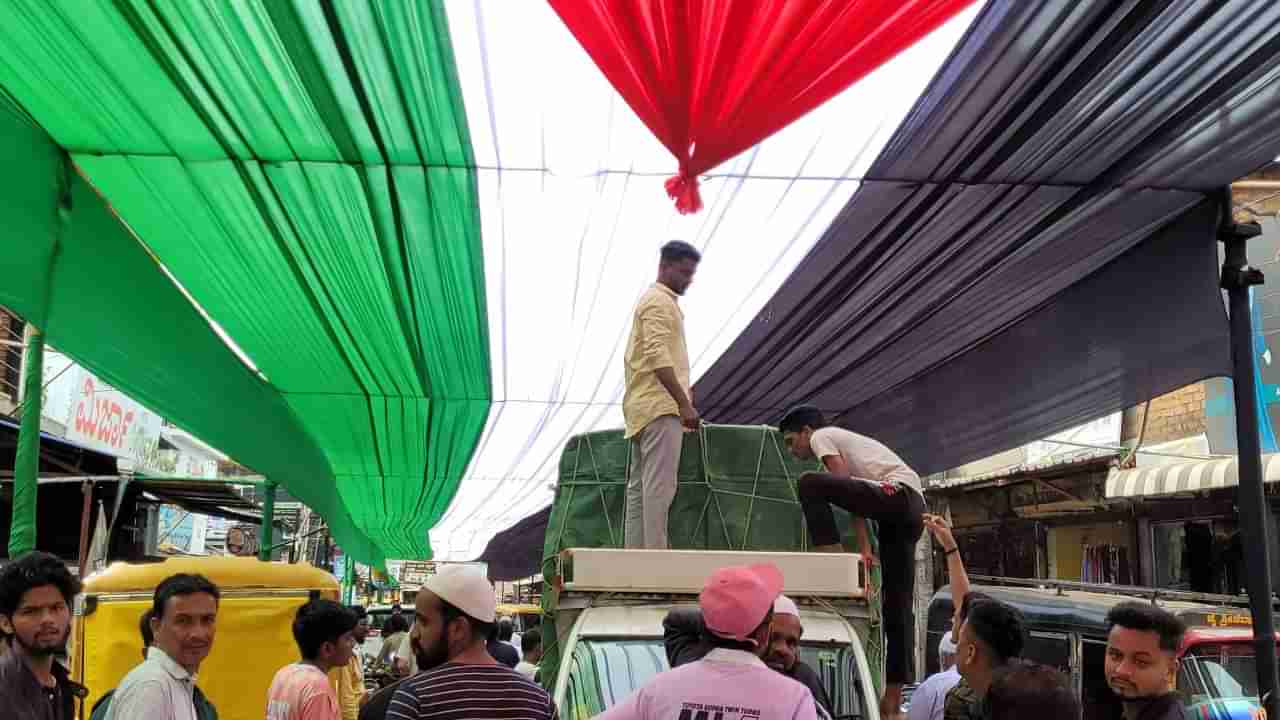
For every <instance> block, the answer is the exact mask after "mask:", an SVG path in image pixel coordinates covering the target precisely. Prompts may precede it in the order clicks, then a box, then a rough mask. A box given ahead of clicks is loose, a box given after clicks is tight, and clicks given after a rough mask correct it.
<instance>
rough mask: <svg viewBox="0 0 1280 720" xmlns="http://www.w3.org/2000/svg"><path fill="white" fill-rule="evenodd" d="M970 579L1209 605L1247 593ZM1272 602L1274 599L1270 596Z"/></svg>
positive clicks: (1239, 599) (1239, 601)
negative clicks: (1226, 593)
mask: <svg viewBox="0 0 1280 720" xmlns="http://www.w3.org/2000/svg"><path fill="white" fill-rule="evenodd" d="M969 580H970V581H971V582H974V583H980V584H983V585H1004V586H1010V587H1026V588H1037V589H1047V590H1057V591H1058V594H1059V595H1064V594H1066V593H1065V591H1067V590H1078V591H1081V592H1093V593H1103V594H1106V595H1125V596H1130V597H1136V598H1143V599H1146V600H1180V601H1183V602H1195V603H1205V604H1210V605H1247V604H1248V603H1249V596H1248V595H1243V594H1241V595H1222V594H1219V593H1201V592H1188V591H1186V590H1166V589H1164V588H1153V587H1143V586H1140V585H1111V584H1109V583H1087V582H1079V581H1077V580H1050V579H1044V578H1013V577H1001V576H997V575H970V576H969ZM1272 602H1273V603H1274V602H1276V599H1275V598H1274V597H1273V598H1272Z"/></svg>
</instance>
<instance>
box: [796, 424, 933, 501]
mask: <svg viewBox="0 0 1280 720" xmlns="http://www.w3.org/2000/svg"><path fill="white" fill-rule="evenodd" d="M809 447H810V449H812V450H813V454H814V456H816V457H817V458H818V459H819V460H821V459H822V458H824V457H828V456H830V455H839V456H840V457H842V458H844V461H845V464H846V465H848V466H849V474H850V475H852V476H853V477H856V478H862V479H863V480H875V481H876V482H896V483H900V484H902V485H905V486H907V487H909V488H911V489H912V490H915V491H916V492H918V493H921V494H922V495H923V491H922V490H921V488H920V476H919V475H917V474H916V471H915V470H912V469H911V468H910V467H908V466H907V464H906V463H905V462H903V461H902V458H900V457H898V454H897V453H895V452H894V451H892V450H890V449H889V448H888V447H886V446H885V445H884V444H883V443H881V442H879V441H877V440H873V439H871V438H869V437H867V436H866V435H859V434H858V433H855V432H850V431H849V430H845V429H844V428H839V427H824V428H821V429H819V430H814V431H813V435H811V436H810V437H809Z"/></svg>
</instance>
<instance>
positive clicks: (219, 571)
mask: <svg viewBox="0 0 1280 720" xmlns="http://www.w3.org/2000/svg"><path fill="white" fill-rule="evenodd" d="M177 573H196V574H200V575H204V576H205V577H207V578H209V579H210V580H212V581H213V582H214V583H215V584H216V585H217V586H218V587H219V588H221V589H231V588H256V587H261V588H288V589H294V588H298V589H315V590H332V591H335V592H336V591H337V590H338V589H339V587H338V580H337V578H335V577H334V576H333V575H331V574H329V573H327V572H325V571H323V570H320V569H319V568H316V567H314V566H312V565H308V564H305V563H276V562H263V561H261V560H257V559H255V558H240V557H199V558H168V559H166V560H163V561H161V562H155V563H112V564H111V565H110V566H109V567H107V568H106V569H105V570H102V571H100V572H97V573H94V574H93V575H90V576H89V577H88V578H86V579H85V582H84V591H85V592H86V593H108V592H133V591H138V590H150V589H152V588H154V587H155V586H156V585H159V584H160V582H161V581H162V580H164V579H165V578H167V577H169V576H170V575H174V574H177Z"/></svg>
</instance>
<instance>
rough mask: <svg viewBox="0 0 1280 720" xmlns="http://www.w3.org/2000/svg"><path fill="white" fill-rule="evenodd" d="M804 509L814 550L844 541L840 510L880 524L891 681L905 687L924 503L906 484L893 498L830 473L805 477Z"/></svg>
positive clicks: (887, 678)
mask: <svg viewBox="0 0 1280 720" xmlns="http://www.w3.org/2000/svg"><path fill="white" fill-rule="evenodd" d="M799 493H800V506H801V508H803V509H804V517H805V520H806V521H807V522H808V524H809V537H810V538H811V539H812V540H813V544H814V545H835V544H838V543H839V542H840V531H839V530H837V529H836V518H835V513H834V512H832V510H831V506H832V505H836V506H838V507H841V508H843V509H845V510H848V511H849V512H850V513H852V514H854V515H857V516H859V517H863V518H866V519H868V520H875V521H876V523H877V528H878V533H877V535H878V537H879V540H880V577H881V580H883V583H882V585H883V587H882V588H881V590H880V600H881V615H882V617H883V618H884V635H885V645H886V646H887V647H886V648H885V659H884V675H885V682H886V683H889V684H903V683H906V682H908V681H909V680H910V678H911V665H912V662H911V659H912V653H911V650H912V647H913V646H914V644H915V643H913V642H912V625H913V622H914V617H915V616H914V611H913V607H912V597H911V594H912V593H911V591H912V589H913V588H914V586H915V579H916V541H918V540H919V539H920V535H921V533H923V532H924V519H923V515H924V498H922V497H920V493H917V492H916V491H915V490H912V489H910V488H907V487H905V486H902V485H897V491H896V492H894V493H892V494H890V493H886V492H885V491H884V488H882V487H881V485H880V483H877V482H871V481H869V480H861V479H858V478H851V477H841V476H839V475H832V474H830V473H819V472H810V473H805V474H804V475H801V476H800V482H799Z"/></svg>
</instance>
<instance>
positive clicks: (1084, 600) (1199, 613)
mask: <svg viewBox="0 0 1280 720" xmlns="http://www.w3.org/2000/svg"><path fill="white" fill-rule="evenodd" d="M972 589H973V590H975V591H978V592H983V593H986V594H988V595H990V596H991V597H993V598H995V599H996V600H1000V601H1001V602H1006V603H1009V604H1010V605H1013V606H1014V607H1016V608H1018V609H1019V610H1021V611H1022V613H1023V614H1024V615H1025V616H1027V619H1028V620H1029V621H1031V622H1032V623H1033V624H1035V625H1036V626H1038V627H1059V628H1062V629H1064V630H1065V629H1068V628H1092V629H1096V630H1099V631H1102V632H1105V631H1106V628H1107V621H1106V617H1107V613H1108V612H1110V610H1111V608H1113V607H1115V606H1116V605H1118V604H1120V603H1122V602H1125V601H1131V600H1136V601H1139V602H1150V600H1148V599H1145V598H1140V597H1136V596H1133V595H1129V594H1125V593H1120V592H1104V591H1099V592H1091V591H1087V590H1067V589H1064V590H1061V591H1059V590H1056V589H1053V588H1032V587H1007V586H1001V585H985V584H975V585H973V586H972ZM939 601H944V602H945V603H946V606H947V615H948V616H949V615H950V612H951V607H952V605H951V586H950V585H947V586H944V587H943V588H942V589H940V590H939V591H938V592H937V593H935V594H934V596H933V600H932V601H931V602H930V606H931V607H930V615H931V616H933V615H934V614H935V611H934V609H933V606H934V604H935V603H938V602H939ZM1156 604H1157V605H1159V606H1160V607H1162V608H1164V609H1165V610H1168V611H1169V612H1171V613H1173V614H1174V615H1177V616H1178V617H1180V618H1182V619H1183V621H1184V622H1186V623H1187V624H1188V625H1191V626H1197V625H1204V624H1206V623H1205V622H1204V620H1205V618H1206V617H1208V616H1209V615H1216V616H1226V615H1228V614H1238V613H1240V612H1241V610H1240V608H1239V607H1231V606H1224V605H1221V604H1210V603H1198V602H1188V601H1185V600H1172V599H1165V598H1159V599H1158V600H1157V603H1156ZM1244 612H1245V614H1246V615H1247V612H1248V611H1247V610H1245V611H1244Z"/></svg>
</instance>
